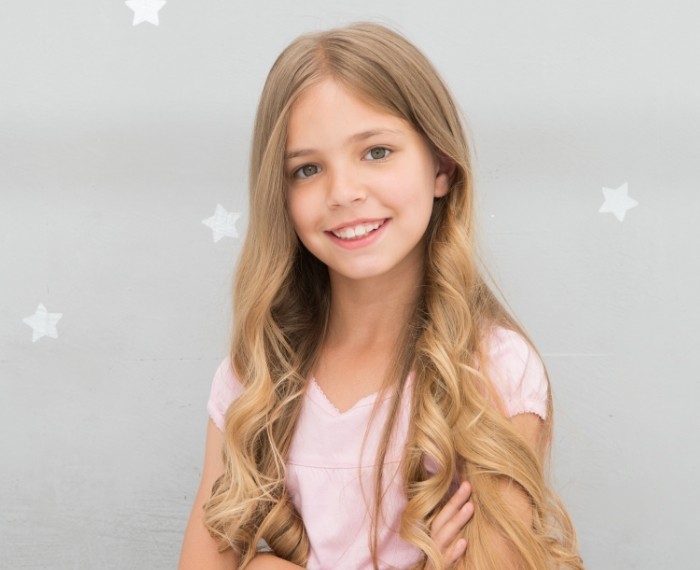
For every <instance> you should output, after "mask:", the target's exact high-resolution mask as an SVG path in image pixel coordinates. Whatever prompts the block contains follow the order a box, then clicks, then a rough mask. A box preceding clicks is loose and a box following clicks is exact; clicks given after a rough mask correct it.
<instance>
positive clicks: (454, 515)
mask: <svg viewBox="0 0 700 570" xmlns="http://www.w3.org/2000/svg"><path fill="white" fill-rule="evenodd" d="M471 492H472V490H471V486H470V485H469V483H467V482H466V481H464V482H463V483H462V484H461V485H460V486H459V488H458V489H457V490H456V491H455V494H454V495H452V497H451V498H450V500H449V501H447V504H445V506H444V507H442V509H441V510H440V512H439V513H438V514H437V516H436V517H435V518H434V519H433V522H432V524H431V525H430V534H431V535H432V537H433V540H434V541H435V544H436V545H437V547H438V548H439V549H440V552H441V553H442V566H441V567H440V568H439V569H437V568H434V567H433V566H432V565H431V564H429V565H428V566H427V570H443V569H446V568H451V567H452V565H453V564H454V563H455V562H457V560H459V558H460V557H461V556H462V555H464V553H465V552H466V550H467V540H466V539H465V538H462V537H459V536H458V535H459V532H460V531H461V530H462V529H463V528H464V525H466V524H467V522H469V519H471V518H472V515H473V514H474V505H472V503H470V502H469V497H470V496H471Z"/></svg>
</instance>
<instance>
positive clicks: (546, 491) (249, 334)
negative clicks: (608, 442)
mask: <svg viewBox="0 0 700 570" xmlns="http://www.w3.org/2000/svg"><path fill="white" fill-rule="evenodd" d="M324 78H332V79H333V80H335V81H337V82H339V83H340V84H342V85H344V86H345V87H347V88H349V89H351V90H352V91H353V92H354V93H356V94H357V95H358V96H360V97H362V98H364V99H365V100H367V101H369V102H371V103H372V104H374V105H376V106H378V108H381V109H383V110H386V111H387V112H389V113H391V114H393V115H395V116H397V117H400V118H403V119H405V120H406V121H408V122H409V123H410V124H411V125H412V126H413V128H414V129H415V130H416V131H417V132H418V133H420V134H421V135H422V136H423V137H424V138H425V140H426V141H427V142H428V143H429V145H430V146H431V147H432V149H433V151H434V153H435V155H436V156H437V157H438V158H439V159H440V160H441V161H442V162H443V164H449V165H450V168H452V167H454V169H453V172H452V174H451V178H450V189H449V192H448V193H447V195H446V196H444V197H442V198H439V199H436V200H435V204H434V208H433V212H432V216H431V219H430V222H429V225H428V229H427V231H426V236H425V248H426V249H425V275H424V282H423V284H422V285H423V287H422V295H421V296H420V299H419V301H418V303H417V305H416V307H415V309H414V311H413V313H412V316H411V317H410V319H409V322H408V323H407V326H406V327H404V328H403V330H405V331H406V332H405V334H404V336H403V337H402V338H401V339H399V340H400V342H398V343H397V350H396V354H395V355H394V357H395V358H394V363H393V368H392V370H391V372H390V373H389V375H388V377H387V379H386V382H387V385H392V386H395V388H394V392H395V393H394V399H393V405H392V411H391V413H390V416H389V420H388V421H387V423H386V425H385V426H384V428H383V429H384V432H383V439H382V443H381V445H380V449H379V452H378V461H377V464H378V465H379V466H380V467H379V468H378V470H377V473H376V480H375V488H374V499H375V505H376V509H375V512H374V515H373V531H372V540H371V542H372V544H371V548H372V552H373V557H374V562H375V567H376V566H377V561H378V558H377V552H376V550H377V549H376V543H377V529H376V526H377V524H378V523H377V521H378V518H379V512H378V511H379V510H380V508H381V490H382V488H383V486H382V477H383V469H382V467H381V465H383V458H384V456H385V454H386V451H387V446H388V441H389V436H390V435H391V429H392V426H393V423H394V421H395V419H396V416H397V413H398V407H399V406H398V401H399V395H400V394H401V391H402V389H403V386H404V383H405V381H406V376H407V373H408V372H409V371H410V370H413V371H414V372H415V379H414V389H413V397H412V422H411V429H410V430H409V434H408V440H407V444H406V451H405V458H404V464H403V477H404V482H405V489H406V493H407V496H408V506H407V508H406V510H405V512H404V514H403V517H402V522H401V528H400V534H401V536H402V538H403V539H404V540H406V541H408V542H409V543H411V544H413V545H415V546H416V547H417V548H419V549H420V550H421V551H422V552H423V553H424V554H425V556H424V557H423V559H422V560H421V562H420V563H419V564H418V567H423V566H425V564H427V562H432V563H433V564H434V566H435V567H439V556H440V554H439V552H438V550H437V548H436V546H435V543H434V542H433V541H432V539H431V537H430V532H429V527H430V523H431V521H432V519H433V518H434V516H435V515H436V513H437V512H438V511H439V509H440V508H441V507H442V506H443V505H444V503H445V501H446V499H447V495H448V490H449V487H450V484H451V482H452V480H453V478H454V477H455V476H458V477H459V478H461V479H462V478H466V479H467V480H469V481H470V483H471V484H472V488H473V492H472V501H473V503H474V506H475V514H474V516H473V518H472V520H471V521H470V522H469V523H468V524H467V525H466V528H465V530H464V535H465V536H466V537H467V538H468V540H469V546H468V549H467V554H466V556H465V558H464V561H463V562H461V563H460V564H461V565H462V567H464V568H476V569H479V570H483V569H492V568H493V569H496V568H499V558H498V555H497V554H496V553H494V552H493V548H492V547H490V544H489V533H490V532H491V531H493V532H496V533H497V534H499V535H500V536H501V537H503V538H504V539H505V540H506V541H507V542H508V543H509V544H510V545H511V546H512V548H513V549H514V550H515V551H516V552H517V554H518V555H519V557H520V559H521V560H522V567H523V568H527V569H532V570H542V569H544V568H583V566H582V563H581V560H580V558H579V556H578V554H577V547H576V541H575V534H574V531H573V528H572V525H571V522H570V520H569V517H568V515H567V514H566V511H565V510H564V508H563V507H562V505H561V503H560V502H559V500H558V499H557V498H556V496H555V495H554V494H553V493H552V491H551V490H550V488H549V487H548V485H547V483H546V479H545V471H544V466H543V465H542V464H541V461H540V460H539V458H538V457H537V455H536V454H535V453H534V452H533V450H531V449H530V447H529V446H528V445H527V444H526V442H525V441H524V440H523V439H522V438H521V437H520V436H519V435H518V434H517V433H516V432H515V431H514V430H513V428H512V427H511V424H510V422H509V421H508V420H507V419H506V418H505V416H504V414H503V410H502V409H501V408H500V407H498V406H494V404H493V403H494V402H498V401H499V399H498V396H497V394H496V393H495V390H494V388H493V385H492V383H491V382H490V381H489V379H488V378H487V377H486V376H485V374H484V372H483V371H480V370H479V369H478V367H477V363H478V362H479V361H480V359H482V358H483V356H484V354H483V351H484V348H482V346H481V340H482V339H483V338H484V336H485V335H486V334H487V332H488V330H489V328H490V327H491V326H494V325H498V326H503V327H506V328H509V329H512V330H515V331H517V332H519V333H520V334H521V335H523V336H524V337H525V338H526V339H527V337H526V336H525V334H524V332H523V331H522V329H521V328H520V327H519V326H518V325H517V323H516V322H515V321H514V319H513V318H512V317H511V316H510V314H509V313H508V311H507V310H506V309H505V308H504V307H503V306H502V304H501V303H500V302H499V301H498V299H497V297H496V296H495V295H494V294H493V293H492V291H491V290H490V289H489V287H488V285H487V284H486V282H485V280H484V279H483V278H482V276H481V275H480V273H479V271H478V269H477V266H476V260H475V253H474V246H473V236H472V233H473V232H472V208H473V206H472V198H473V197H472V194H473V180H472V172H471V165H470V160H471V158H470V156H471V153H470V149H469V146H468V143H467V139H466V136H465V133H464V128H463V125H462V121H461V119H460V114H459V112H458V110H457V108H456V106H455V104H454V102H453V99H452V97H451V95H450V93H449V91H448V90H447V88H446V86H445V85H444V83H443V81H442V80H441V79H440V77H439V75H438V73H437V72H436V71H435V69H434V68H433V66H432V65H431V64H430V62H429V61H428V60H427V59H426V58H425V56H424V55H423V54H422V53H421V52H420V51H418V50H417V49H416V48H415V47H414V46H413V45H412V44H411V43H409V42H408V41H407V40H406V39H404V38H403V37H402V36H401V35H399V34H397V33H395V32H393V31H391V30H389V29H387V28H385V27H383V26H380V25H376V24H369V23H360V24H354V25H351V26H348V27H345V28H339V29H334V30H330V31H326V32H321V33H314V34H308V35H304V36H301V37H299V38H298V39H297V40H295V41H294V42H292V44H290V45H289V46H288V47H287V48H286V49H285V50H284V51H283V52H282V54H281V55H280V56H279V57H278V59H277V61H276V62H275V63H274V65H273V67H272V69H271V71H270V73H269V75H268V78H267V81H266V83H265V86H264V89H263V92H262V95H261V99H260V104H259V107H258V112H257V117H256V121H255V129H254V135H253V143H252V153H251V160H250V221H249V229H248V233H247V236H246V240H245V243H244V246H243V250H242V252H241V256H240V261H239V266H238V270H237V274H236V278H235V283H234V293H233V312H234V324H233V335H232V337H233V338H232V346H231V362H232V365H233V367H234V369H235V370H236V372H237V374H238V376H239V378H240V381H241V383H242V384H243V386H244V387H245V390H244V391H243V394H242V395H241V396H240V398H238V399H237V400H236V401H235V402H234V403H233V404H232V405H231V407H230V408H229V411H228V413H227V416H226V425H225V441H226V443H225V448H224V461H225V465H226V470H225V473H224V475H223V476H222V477H221V478H220V479H219V480H218V481H217V483H216V485H215V486H214V489H213V491H212V495H211V498H210V500H209V501H208V503H207V504H206V506H205V522H206V524H207V526H208V528H209V529H210V532H211V533H212V535H213V536H215V537H217V538H219V539H220V541H221V545H222V549H226V548H233V549H234V550H235V551H236V552H237V553H238V554H239V555H240V557H241V567H245V566H246V565H247V564H248V563H249V562H250V560H251V559H252V557H253V556H254V555H255V550H256V545H257V543H258V541H259V540H260V539H265V540H266V541H267V543H268V544H269V545H270V546H271V547H272V548H273V550H274V551H275V553H276V554H277V555H278V556H281V557H283V558H286V559H287V560H290V561H292V562H294V563H296V564H299V565H305V564H306V561H307V558H308V556H309V541H308V538H307V536H306V531H305V528H304V524H303V521H302V520H301V518H300V517H299V515H298V513H297V512H296V510H295V508H294V505H293V504H292V502H291V500H290V498H289V496H288V493H287V489H286V484H285V476H286V466H285V458H286V457H287V453H288V451H289V447H290V442H291V439H292V435H293V433H294V426H295V422H296V420H297V417H298V415H299V411H300V407H301V402H302V397H303V394H304V390H305V387H306V377H307V375H308V373H309V372H310V370H311V369H312V368H313V366H314V365H315V363H316V361H317V359H318V352H319V347H320V346H321V345H322V340H323V338H324V336H325V334H326V329H327V325H328V316H329V306H330V301H329V299H330V297H329V293H330V292H329V278H328V272H327V268H326V267H325V265H323V264H322V263H321V262H320V261H318V260H317V259H316V258H315V257H314V256H313V255H311V254H310V253H309V252H308V250H306V248H305V247H303V245H301V243H300V242H299V240H298V239H297V237H296V235H295V232H294V229H293V227H292V225H291V222H290V219H289V216H288V214H287V205H286V183H285V176H284V172H283V156H284V152H285V145H286V137H287V125H288V121H289V115H290V111H291V108H292V106H293V104H294V102H295V101H296V100H297V99H298V97H299V95H300V94H301V93H302V92H303V91H304V90H305V89H307V88H308V87H309V86H311V85H313V84H315V83H317V82H319V81H321V80H322V79H324ZM551 417H552V409H551V396H549V401H548V414H547V421H546V422H545V440H546V441H545V445H547V446H548V444H549V440H550V438H551ZM426 457H431V458H432V459H433V460H434V461H435V462H436V464H437V465H438V467H439V468H438V470H437V472H436V473H435V474H434V475H429V474H428V473H427V471H426V468H425V459H426ZM504 481H505V482H512V483H513V484H515V485H517V487H518V488H519V489H520V490H521V491H522V492H523V493H524V494H525V495H526V496H527V498H528V499H529V502H530V504H531V505H532V514H533V518H532V524H531V525H528V524H526V523H525V522H523V520H522V518H521V517H519V516H518V515H516V514H515V512H514V511H513V510H512V509H511V508H510V507H509V505H508V504H506V501H505V500H504V499H503V495H502V489H503V487H502V483H503V482H504ZM501 564H502V563H501ZM500 568H502V565H501V566H500Z"/></svg>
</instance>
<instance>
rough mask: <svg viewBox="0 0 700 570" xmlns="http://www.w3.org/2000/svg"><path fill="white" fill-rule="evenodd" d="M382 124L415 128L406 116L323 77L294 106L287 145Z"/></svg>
mask: <svg viewBox="0 0 700 570" xmlns="http://www.w3.org/2000/svg"><path fill="white" fill-rule="evenodd" d="M380 126H385V127H394V128H402V129H407V128H408V129H411V127H410V125H409V124H408V123H407V122H406V121H405V120H404V119H402V118H400V117H397V116H396V115H394V114H393V113H390V112H389V111H387V110H386V109H384V108H382V107H381V106H380V105H379V104H377V103H375V102H373V101H370V100H369V98H368V97H367V96H366V95H364V94H359V93H358V92H357V91H354V90H352V89H350V88H348V87H346V86H344V85H343V84H341V83H339V82H337V81H334V80H332V79H323V80H322V81H320V82H318V83H315V84H313V85H311V86H309V87H307V88H306V89H305V90H304V91H303V92H302V93H301V95H300V96H299V97H298V99H297V100H296V101H295V102H294V104H293V105H292V107H291V110H290V115H289V126H288V134H287V146H289V145H290V144H293V143H294V142H295V139H297V138H300V137H304V136H307V135H308V136H313V135H314V134H319V135H321V134H324V133H327V132H328V131H339V130H340V131H361V130H364V129H375V128H378V127H380ZM411 130H412V129H411Z"/></svg>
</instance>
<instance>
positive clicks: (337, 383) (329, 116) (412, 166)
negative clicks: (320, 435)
mask: <svg viewBox="0 0 700 570" xmlns="http://www.w3.org/2000/svg"><path fill="white" fill-rule="evenodd" d="M286 150H287V155H288V158H287V160H286V161H285V173H286V175H287V180H288V192H287V201H288V208H289V215H290V219H291V220H292V223H293V225H294V228H295V230H296V233H297V235H298V236H299V239H300V240H301V241H302V243H303V244H304V245H305V246H306V247H307V249H309V251H310V252H311V253H313V255H315V256H316V257H317V258H318V259H320V260H321V261H323V262H324V263H325V264H326V265H327V267H328V271H329V276H330V283H331V307H330V322H329V331H328V334H327V337H326V339H325V344H324V346H323V347H322V349H321V357H320V361H319V364H318V369H317V370H315V371H314V372H315V377H316V379H317V381H318V382H319V384H320V385H321V388H322V389H323V391H324V393H325V394H326V396H328V398H329V399H330V400H331V401H332V402H333V403H334V404H335V405H336V407H337V408H338V409H340V410H345V409H348V408H349V407H351V406H352V405H353V404H354V403H355V402H356V401H357V400H359V399H360V398H362V397H364V396H366V395H368V394H371V393H373V392H376V391H377V390H379V388H380V387H381V382H382V378H383V375H382V374H381V372H383V371H384V370H386V368H387V366H388V364H389V360H388V355H389V354H390V353H391V347H392V346H393V345H394V343H395V342H396V340H397V336H398V333H399V326H397V323H402V322H405V321H406V318H407V316H408V311H409V310H410V308H411V307H412V306H413V305H414V304H415V302H416V299H417V295H418V293H419V287H420V283H421V281H422V271H423V243H422V241H423V239H424V234H425V230H426V228H427V225H428V221H429V219H430V214H431V211H432V208H433V203H434V200H435V199H436V198H439V197H441V196H444V195H445V194H446V193H447V191H448V187H449V186H448V182H449V173H448V172H443V171H441V170H440V168H439V161H438V160H437V159H436V157H435V156H434V155H433V154H432V152H431V151H430V148H429V147H428V145H427V143H426V142H425V140H424V139H423V138H422V137H421V136H420V135H419V134H418V133H417V132H416V131H415V130H414V129H413V127H412V126H411V125H410V124H409V123H407V122H406V121H404V120H403V119H400V118H398V117H395V116H394V115H391V114H389V113H387V112H385V111H383V110H381V109H378V108H377V107H375V106H373V105H370V104H369V103H367V102H365V101H363V100H362V99H360V98H358V97H357V96H356V95H355V94H354V93H352V92H350V91H349V90H347V89H346V88H344V87H342V86H341V85H339V84H337V83H336V82H334V81H332V80H325V81H322V82H320V83H319V84H316V85H314V86H312V87H310V88H309V89H307V90H306V91H305V92H304V94H303V95H302V96H301V97H300V98H299V99H298V100H297V102H296V103H295V105H294V107H293V109H292V113H291V116H290V122H289V128H288V139H287V149H286ZM358 219H369V220H388V222H387V223H386V224H385V227H384V228H382V234H381V236H380V237H379V238H378V239H377V240H375V241H374V242H373V243H372V244H370V245H368V246H366V247H362V248H359V249H353V250H347V249H344V248H341V247H339V246H338V245H337V243H335V242H334V240H333V239H332V238H331V237H330V234H329V230H330V229H332V228H336V227H338V226H339V225H343V224H345V223H347V222H351V221H353V220H358ZM330 363H332V364H330ZM378 372H379V373H378ZM358 378H359V379H363V380H361V381H358Z"/></svg>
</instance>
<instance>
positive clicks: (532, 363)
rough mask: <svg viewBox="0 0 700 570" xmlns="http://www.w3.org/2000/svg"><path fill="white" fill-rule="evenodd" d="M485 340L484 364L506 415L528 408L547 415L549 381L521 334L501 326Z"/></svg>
mask: <svg viewBox="0 0 700 570" xmlns="http://www.w3.org/2000/svg"><path fill="white" fill-rule="evenodd" d="M488 343H489V344H488V347H487V351H486V355H487V364H486V368H487V371H488V375H489V377H490V378H491V381H492V382H493V383H494V384H495V386H496V390H497V391H498V393H499V395H500V396H501V400H502V401H503V404H504V406H505V410H506V414H507V415H508V417H512V416H515V415H518V414H523V413H528V412H529V413H533V414H537V415H538V416H540V417H541V418H542V419H547V399H548V393H549V382H548V380H547V374H546V373H545V370H544V365H543V364H542V360H540V358H539V356H538V355H537V352H535V350H534V349H533V348H532V347H531V346H530V345H529V344H528V342H527V341H526V340H525V339H524V338H523V337H522V336H521V335H519V334H518V333H516V332H515V331H512V330H508V329H504V328H501V327H498V328H495V329H494V330H493V331H492V332H491V334H490V337H489V339H488Z"/></svg>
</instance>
